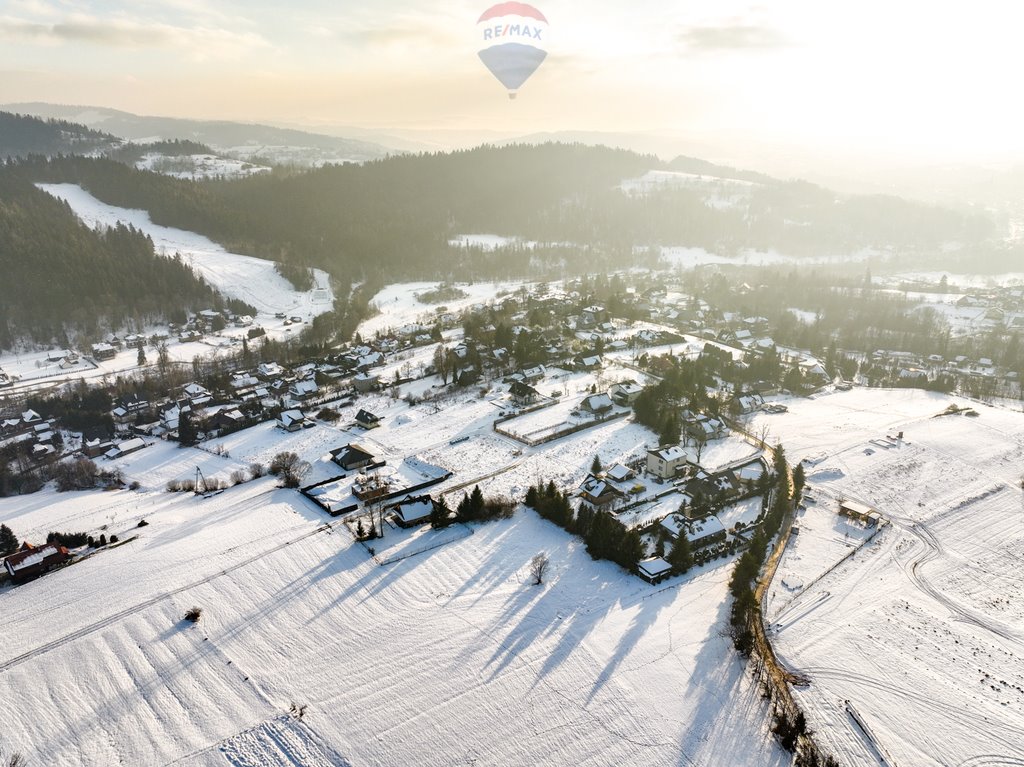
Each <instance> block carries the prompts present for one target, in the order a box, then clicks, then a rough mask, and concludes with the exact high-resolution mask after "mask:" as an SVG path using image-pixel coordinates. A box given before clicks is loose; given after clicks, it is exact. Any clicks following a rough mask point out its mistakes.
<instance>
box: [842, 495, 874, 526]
mask: <svg viewBox="0 0 1024 767" xmlns="http://www.w3.org/2000/svg"><path fill="white" fill-rule="evenodd" d="M839 516H841V517H847V518H849V519H854V520H856V521H858V522H861V523H863V524H865V525H867V526H868V527H876V526H877V525H878V523H879V522H881V520H882V515H881V514H879V513H878V512H877V511H876V510H875V509H873V508H871V507H870V506H868V505H867V504H864V503H858V502H857V501H840V503H839Z"/></svg>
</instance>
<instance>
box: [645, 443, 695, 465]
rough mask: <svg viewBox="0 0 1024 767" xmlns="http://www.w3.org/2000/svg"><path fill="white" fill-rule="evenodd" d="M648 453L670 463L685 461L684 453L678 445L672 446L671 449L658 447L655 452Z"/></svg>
mask: <svg viewBox="0 0 1024 767" xmlns="http://www.w3.org/2000/svg"><path fill="white" fill-rule="evenodd" d="M648 452H651V453H654V454H655V455H656V456H658V458H660V459H661V460H663V461H665V462H667V463H671V462H672V461H684V460H686V451H685V450H683V448H681V447H680V446H679V445H672V446H671V447H659V448H658V449H657V450H650V451H648Z"/></svg>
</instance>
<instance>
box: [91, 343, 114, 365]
mask: <svg viewBox="0 0 1024 767" xmlns="http://www.w3.org/2000/svg"><path fill="white" fill-rule="evenodd" d="M92 356H93V359H95V360H98V361H103V360H112V359H114V357H116V356H117V347H115V346H112V345H111V344H108V343H104V342H100V343H98V344H93V345H92Z"/></svg>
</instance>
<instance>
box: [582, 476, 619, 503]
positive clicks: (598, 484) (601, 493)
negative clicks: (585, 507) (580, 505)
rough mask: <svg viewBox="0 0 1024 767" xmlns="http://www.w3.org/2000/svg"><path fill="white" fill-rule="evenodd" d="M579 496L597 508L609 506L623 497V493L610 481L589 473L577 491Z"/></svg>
mask: <svg viewBox="0 0 1024 767" xmlns="http://www.w3.org/2000/svg"><path fill="white" fill-rule="evenodd" d="M577 495H578V496H579V498H580V499H581V500H582V501H584V502H586V503H589V504H590V505H591V506H596V507H598V508H600V507H602V506H609V505H611V504H613V503H616V502H618V501H621V500H622V499H623V498H625V494H624V493H623V492H622V491H621V490H619V489H618V488H617V487H615V486H614V485H612V484H611V483H610V482H608V481H607V480H604V479H600V478H599V477H595V476H594V475H593V474H589V475H588V476H587V478H586V479H585V480H583V484H582V485H580V489H579V490H578V491H577Z"/></svg>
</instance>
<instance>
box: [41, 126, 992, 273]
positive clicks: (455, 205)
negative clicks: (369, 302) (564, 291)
mask: <svg viewBox="0 0 1024 767" xmlns="http://www.w3.org/2000/svg"><path fill="white" fill-rule="evenodd" d="M694 162H695V161H692V160H689V161H687V160H681V161H677V162H676V163H675V164H672V165H669V164H665V163H662V162H661V161H659V160H658V159H657V158H654V157H650V156H642V155H638V154H635V153H632V152H628V151H623V150H613V149H607V148H602V147H586V146H582V145H565V144H547V145H540V146H525V145H523V146H507V147H501V148H497V147H490V146H485V147H480V148H477V149H473V150H468V151H462V152H454V153H449V154H423V155H402V156H397V157H390V158H386V159H383V160H377V161H373V162H369V163H365V164H360V165H356V164H350V165H342V166H331V167H325V168H321V169H318V170H313V171H306V172H294V171H277V172H275V173H273V174H266V175H263V176H258V177H253V178H248V179H243V180H237V181H208V182H202V183H194V182H187V181H179V180H175V179H172V178H166V177H160V176H157V175H155V174H152V173H144V172H138V171H135V170H132V169H131V168H127V167H124V166H121V165H117V164H115V163H112V162H107V161H102V160H89V159H84V158H63V159H60V160H57V161H53V162H49V163H43V162H41V161H36V162H34V163H32V165H31V167H26V169H27V170H28V171H29V172H30V173H32V174H33V177H34V178H35V179H37V180H49V181H65V182H75V183H80V184H82V185H83V186H85V187H86V188H88V189H89V190H90V191H91V192H92V193H93V194H94V195H96V196H97V197H99V198H100V199H102V200H104V201H106V202H108V203H111V204H114V205H121V206H126V207H133V208H145V209H146V210H148V211H149V212H150V214H151V215H152V217H153V219H154V220H155V221H156V222H158V223H161V224H166V225H171V226H177V227H181V228H184V229H190V230H194V231H198V232H201V233H203V234H206V235H207V236H209V237H211V238H213V239H215V240H218V241H219V242H221V243H222V244H224V245H225V246H227V247H229V248H230V249H232V250H236V251H237V252H245V253H251V254H253V255H259V256H263V257H266V258H272V259H275V260H280V261H285V262H289V263H295V264H300V265H311V266H320V267H323V268H326V269H328V270H330V271H332V272H333V273H334V274H336V275H338V276H340V277H343V278H349V279H358V278H360V277H362V276H367V275H370V274H375V275H379V276H382V277H384V278H387V279H400V278H407V277H438V276H447V275H451V274H458V275H460V276H463V277H466V276H477V277H483V276H513V275H516V274H525V273H526V271H527V269H528V268H529V267H530V266H531V265H534V266H535V265H536V263H537V260H538V256H537V252H536V251H535V252H533V253H531V252H528V251H526V250H525V249H522V248H520V249H518V250H516V249H512V250H510V251H507V252H504V253H502V254H500V256H499V257H495V256H494V255H493V254H492V255H491V256H488V255H487V254H484V253H474V252H467V251H465V250H464V249H456V248H452V247H451V246H449V244H448V243H449V239H450V238H451V237H453V236H455V235H458V234H464V233H493V234H502V235H511V236H519V237H523V238H526V239H529V240H536V241H539V242H542V243H559V244H560V245H559V248H560V249H561V250H562V251H573V249H575V250H574V251H573V252H574V253H575V255H574V256H573V255H571V254H570V255H569V256H567V257H569V258H573V257H574V258H577V259H578V264H579V266H580V267H581V268H586V267H587V266H589V268H590V269H592V270H595V269H596V270H601V269H607V268H610V267H612V266H618V267H622V266H626V265H628V264H629V263H630V262H631V261H632V257H633V256H632V254H633V249H634V248H635V247H638V246H640V247H642V246H657V245H675V246H689V247H703V248H706V249H708V250H709V251H712V252H716V253H720V254H723V255H732V254H736V253H739V252H741V251H743V250H744V249H748V248H753V249H761V250H777V251H779V252H781V253H785V254H788V255H793V256H804V255H806V256H821V255H842V254H849V253H854V252H856V251H859V250H861V249H863V248H868V247H876V248H884V247H895V248H898V249H901V250H910V251H918V252H933V251H935V250H937V249H939V248H941V247H942V246H943V245H945V244H946V243H949V242H952V241H956V242H961V243H978V242H980V241H982V240H985V239H986V238H988V237H989V236H990V235H991V232H992V228H993V224H992V222H991V221H990V220H988V219H987V218H985V217H983V216H979V215H971V214H964V213H959V212H955V211H951V210H948V209H942V208H937V207H929V206H926V205H921V204H917V203H912V202H908V201H905V200H901V199H898V198H893V197H882V196H874V197H851V196H840V195H837V194H836V193H834V192H831V191H829V190H827V189H822V188H820V187H817V186H814V185H812V184H808V183H804V182H782V181H774V180H772V179H768V178H766V177H761V176H758V175H756V174H746V173H743V172H731V173H726V172H725V171H731V169H719V171H718V172H716V174H713V175H715V176H716V177H714V178H709V179H706V180H702V179H698V182H697V183H694V182H693V179H691V178H689V177H688V176H687V175H686V174H687V173H692V172H693V171H694V170H700V169H704V170H707V168H706V167H705V166H699V167H698V165H694ZM711 167H712V168H713V167H714V166H711ZM681 168H688V169H689V170H687V171H686V172H684V173H683V174H682V177H681V178H679V179H678V180H680V181H681V182H684V183H682V184H681V185H673V184H668V185H658V184H655V185H633V186H629V185H627V186H626V187H625V189H626V190H627V191H624V188H623V187H622V182H623V181H625V180H628V179H636V178H639V177H641V176H643V175H644V174H645V173H647V172H648V171H650V170H660V171H671V170H673V169H681ZM730 176H731V179H730ZM566 243H570V244H572V245H571V246H565V245H564V244H566ZM549 250H556V248H550V249H549ZM609 254H612V255H611V256H609ZM559 257H561V256H559Z"/></svg>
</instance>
